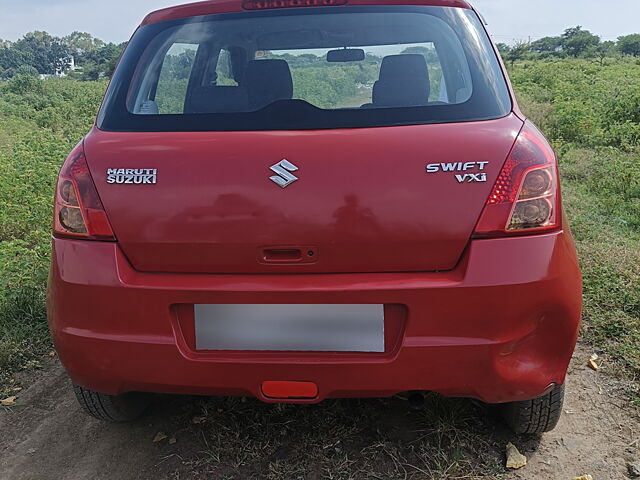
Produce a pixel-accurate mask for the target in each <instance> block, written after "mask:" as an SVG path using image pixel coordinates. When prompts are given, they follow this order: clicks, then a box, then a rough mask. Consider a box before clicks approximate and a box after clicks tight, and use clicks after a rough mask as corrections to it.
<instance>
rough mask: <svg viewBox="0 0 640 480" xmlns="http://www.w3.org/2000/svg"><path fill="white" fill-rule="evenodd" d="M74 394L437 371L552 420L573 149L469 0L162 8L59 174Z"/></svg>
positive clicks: (314, 396) (118, 401)
mask: <svg viewBox="0 0 640 480" xmlns="http://www.w3.org/2000/svg"><path fill="white" fill-rule="evenodd" d="M48 308H49V322H50V327H51V331H52V332H53V337H54V340H55V344H56V348H57V351H58V353H59V355H60V359H61V361H62V363H63V364H64V366H65V367H66V369H67V370H68V372H69V375H70V377H71V379H72V381H73V383H74V385H75V389H76V393H77V396H78V400H79V401H80V404H81V405H82V406H83V407H84V409H85V410H86V411H87V412H89V413H90V414H92V415H93V416H95V417H98V418H101V419H105V420H112V421H124V420H129V419H132V418H135V417H136V416H138V415H140V414H141V413H142V411H143V410H144V408H145V406H146V405H147V403H148V399H149V395H148V394H149V393H150V392H163V393H178V394H202V395H243V396H254V397H257V398H259V399H260V400H262V401H265V402H290V403H316V402H320V401H321V400H323V399H325V398H337V397H385V396H391V395H394V394H397V393H398V392H405V391H409V392H414V391H434V392H438V393H440V394H443V395H446V396H455V397H472V398H475V399H479V400H482V401H484V402H487V403H490V404H503V407H502V408H503V411H504V413H505V418H506V419H507V421H508V423H509V424H510V425H511V426H512V427H513V428H514V429H515V430H516V431H518V432H530V433H533V432H542V431H547V430H550V429H552V428H553V427H554V426H555V424H556V422H557V420H558V418H559V416H560V412H561V404H562V399H563V394H564V391H563V383H564V380H565V374H566V370H567V365H568V363H569V360H570V358H571V355H572V352H573V349H574V347H575V343H576V337H577V335H578V327H579V319H580V309H581V276H580V271H579V268H578V262H577V260H576V253H575V249H574V244H573V241H572V238H571V234H570V232H569V229H568V226H567V224H566V220H565V218H564V215H563V211H562V206H561V199H560V184H559V180H558V169H557V163H556V156H555V154H554V152H553V150H552V148H551V147H550V146H549V144H548V143H547V141H546V140H545V139H544V137H543V136H542V134H541V133H540V132H539V131H538V130H537V129H536V128H535V127H534V126H533V125H532V124H531V123H530V122H529V121H527V119H526V118H525V116H524V115H523V114H522V113H521V112H520V110H519V108H518V106H517V103H516V100H515V97H514V94H513V91H512V90H511V87H510V84H509V81H508V78H507V74H506V71H505V69H504V66H503V65H502V63H501V61H500V57H499V55H498V52H497V51H496V48H495V47H494V45H493V44H492V42H491V40H490V38H489V35H488V34H487V32H486V30H485V27H484V24H483V22H482V20H481V17H480V16H479V15H478V14H477V13H476V11H475V10H474V9H473V8H472V7H471V6H470V5H469V4H468V3H467V2H466V1H464V0H398V1H396V0H393V1H392V0H244V1H243V0H214V1H207V2H201V3H194V4H189V5H184V6H178V7H174V8H168V9H165V10H160V11H157V12H154V13H152V14H150V15H149V16H148V17H147V18H146V19H145V20H144V22H143V23H142V25H141V26H140V28H139V29H138V30H137V31H136V33H135V34H134V36H133V38H132V39H131V41H130V43H129V44H128V46H127V48H126V50H125V52H124V54H123V56H122V58H121V60H120V63H119V65H118V67H117V69H116V72H115V74H114V76H113V78H112V81H111V84H110V86H109V89H108V91H107V93H106V96H105V99H104V102H103V104H102V107H101V109H100V112H99V114H98V118H97V121H96V124H95V126H94V128H93V129H92V130H91V132H90V133H89V134H88V135H87V136H86V137H85V138H84V140H82V141H81V142H80V143H79V144H78V146H77V147H76V148H75V149H74V150H73V151H72V152H71V154H70V156H69V157H68V159H67V160H66V162H65V163H64V165H63V167H62V170H61V172H60V176H59V179H58V185H57V193H56V199H55V221H54V231H53V258H52V267H51V276H50V282H49V302H48Z"/></svg>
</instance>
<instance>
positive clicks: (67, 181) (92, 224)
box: [53, 143, 115, 241]
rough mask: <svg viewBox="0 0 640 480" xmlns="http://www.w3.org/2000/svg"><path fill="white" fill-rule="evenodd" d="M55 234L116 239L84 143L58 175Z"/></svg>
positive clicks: (78, 147)
mask: <svg viewBox="0 0 640 480" xmlns="http://www.w3.org/2000/svg"><path fill="white" fill-rule="evenodd" d="M53 233H54V234H55V235H57V236H64V237H74V238H82V239H87V240H107V241H114V240H115V236H114V234H113V230H112V229H111V225H110V224H109V220H108V219H107V214H106V213H105V211H104V207H103V206H102V202H101V201H100V197H98V191H97V190H96V187H95V185H94V183H93V180H92V178H91V173H89V166H88V165H87V160H86V159H85V156H84V151H83V149H82V143H80V144H78V145H77V146H76V147H75V148H74V149H73V151H72V152H71V154H69V157H68V158H67V160H66V161H65V162H64V164H63V165H62V169H61V170H60V175H59V176H58V186H57V188H56V198H55V208H54V220H53Z"/></svg>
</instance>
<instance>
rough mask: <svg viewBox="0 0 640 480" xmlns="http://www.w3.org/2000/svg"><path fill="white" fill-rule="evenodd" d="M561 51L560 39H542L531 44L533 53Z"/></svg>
mask: <svg viewBox="0 0 640 480" xmlns="http://www.w3.org/2000/svg"><path fill="white" fill-rule="evenodd" d="M561 50H562V37H543V38H540V39H538V40H536V41H535V42H533V43H532V44H531V51H532V52H534V53H557V52H560V51H561Z"/></svg>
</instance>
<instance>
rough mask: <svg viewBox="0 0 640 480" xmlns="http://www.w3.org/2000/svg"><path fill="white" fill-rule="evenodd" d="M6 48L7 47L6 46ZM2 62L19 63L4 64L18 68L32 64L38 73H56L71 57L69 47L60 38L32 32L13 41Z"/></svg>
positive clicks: (64, 66)
mask: <svg viewBox="0 0 640 480" xmlns="http://www.w3.org/2000/svg"><path fill="white" fill-rule="evenodd" d="M5 49H6V47H5ZM8 50H9V51H10V53H9V54H7V52H5V55H4V56H3V59H2V60H0V62H3V61H4V62H8V63H14V62H16V61H19V62H20V63H19V64H18V65H9V66H7V65H6V64H2V66H3V67H4V68H5V69H7V68H18V67H19V66H21V65H31V66H32V67H34V68H35V69H36V70H37V71H38V73H44V74H54V73H56V72H57V71H62V70H64V69H65V68H66V66H67V64H68V59H69V48H68V47H67V46H66V45H64V44H63V43H62V41H61V40H60V39H59V38H56V37H52V36H51V35H49V34H48V33H47V32H30V33H27V34H26V35H25V36H24V37H22V38H21V39H20V40H18V41H16V42H14V43H12V44H11V45H10V46H9V48H8Z"/></svg>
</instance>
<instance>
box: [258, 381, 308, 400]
mask: <svg viewBox="0 0 640 480" xmlns="http://www.w3.org/2000/svg"><path fill="white" fill-rule="evenodd" d="M262 393H263V394H264V396H265V397H268V398H316V397H317V396H318V386H317V385H316V384H315V383H313V382H286V381H268V382H262Z"/></svg>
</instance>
